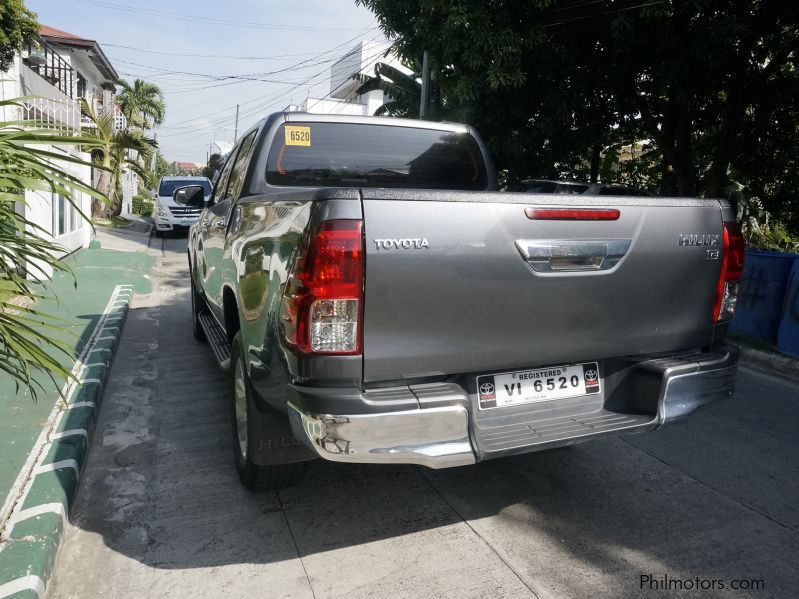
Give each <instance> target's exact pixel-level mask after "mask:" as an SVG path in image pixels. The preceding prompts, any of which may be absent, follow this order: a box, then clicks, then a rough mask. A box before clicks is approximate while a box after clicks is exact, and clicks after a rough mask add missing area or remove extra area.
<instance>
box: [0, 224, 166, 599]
mask: <svg viewBox="0 0 799 599" xmlns="http://www.w3.org/2000/svg"><path fill="white" fill-rule="evenodd" d="M106 237H107V236H106V235H105V234H103V233H101V234H99V235H98V238H100V240H101V241H100V243H101V244H102V245H103V248H105V245H106V244H105V243H104V241H103V240H104V239H105V238H106ZM130 237H131V239H130V241H129V242H128V244H127V245H128V246H129V247H130V246H131V244H132V247H136V246H141V245H142V240H143V244H144V247H143V249H144V250H146V248H147V240H148V239H149V231H148V233H147V236H146V237H144V235H142V233H141V232H139V233H138V236H130ZM111 238H112V239H117V237H116V236H112V237H111ZM122 241H124V239H123V240H122ZM93 245H96V244H93ZM66 262H67V264H68V265H69V266H70V268H72V270H73V272H74V275H75V279H76V280H77V288H75V283H74V280H73V278H72V276H71V275H68V274H63V273H59V274H56V276H55V277H54V278H53V280H52V281H51V284H50V290H51V293H52V294H54V295H55V296H56V297H57V298H58V301H56V300H53V299H51V300H45V301H40V302H38V303H37V305H36V308H38V309H40V310H43V311H45V312H48V313H50V314H54V315H56V316H57V317H58V318H60V319H61V320H63V321H64V326H65V328H66V329H68V332H65V333H63V334H61V335H60V338H61V339H62V340H67V341H68V342H70V343H71V344H72V345H73V346H74V349H75V357H77V356H79V355H81V352H87V351H88V350H89V349H91V350H92V351H93V352H98V353H97V354H96V355H93V356H88V354H87V353H84V354H83V358H84V359H85V358H86V357H87V356H88V357H89V358H90V359H88V360H87V363H94V364H95V367H93V368H82V367H81V368H80V369H77V370H76V369H74V368H73V364H75V362H74V361H73V360H70V359H67V358H65V359H64V364H65V366H66V367H67V368H68V369H69V368H73V372H74V373H78V372H80V375H79V378H80V380H81V381H82V384H80V385H73V387H74V389H73V388H70V389H69V392H70V393H72V395H73V397H74V398H75V400H76V401H77V400H80V401H83V403H86V404H87V405H88V403H89V402H87V401H84V399H86V398H89V397H90V396H91V397H94V395H99V393H100V390H101V388H102V381H103V379H104V377H105V374H106V373H107V370H108V367H109V366H110V361H111V353H112V350H113V347H114V346H115V344H116V339H117V338H118V335H119V332H120V331H121V325H122V321H123V319H124V316H125V314H126V312H127V304H128V302H129V299H130V297H131V296H132V293H133V292H136V293H147V292H149V290H150V282H149V277H148V273H149V271H150V268H151V266H152V258H151V257H150V256H149V255H148V254H147V253H146V251H127V252H119V251H113V250H109V249H100V248H96V247H92V248H91V249H85V250H80V251H78V252H76V253H75V254H73V255H72V256H70V257H69V258H67V260H66ZM87 344H90V347H87ZM78 364H79V362H78ZM38 380H41V382H42V384H43V385H44V387H45V389H47V392H40V394H39V400H38V402H35V403H34V402H33V400H32V399H31V397H30V395H29V393H28V392H27V391H25V392H23V391H22V390H20V391H19V392H18V391H17V389H16V387H15V384H14V382H13V381H12V380H11V379H10V378H9V377H7V376H5V375H0V414H2V416H0V596H5V595H4V593H3V592H2V591H3V586H4V583H7V582H8V581H9V580H14V579H17V578H19V576H20V572H22V573H24V572H25V571H27V572H28V573H29V574H31V573H33V574H36V571H37V565H36V563H35V562H36V560H37V559H39V557H41V556H42V555H44V556H45V559H50V558H54V557H55V552H54V551H53V550H52V543H53V542H55V543H56V544H55V547H57V541H58V537H60V531H58V534H54V532H53V531H52V530H50V529H48V526H49V523H48V520H47V516H48V515H53V514H51V513H47V512H45V511H41V510H40V511H39V512H38V513H39V514H40V515H37V516H36V517H33V512H31V510H30V509H27V510H23V511H28V512H31V516H30V517H28V518H27V519H26V520H25V522H24V523H21V524H20V525H18V526H16V527H14V525H13V524H10V522H9V520H8V518H9V516H10V515H11V514H12V510H14V511H13V513H14V514H15V518H17V519H19V517H18V516H19V515H18V513H17V512H18V511H19V510H20V509H22V508H28V505H27V504H26V505H22V504H23V503H26V501H27V500H29V499H30V500H32V497H33V496H34V495H37V493H38V495H39V496H40V497H39V506H40V507H41V505H42V504H43V503H45V504H46V505H49V506H53V505H56V504H54V503H52V502H61V503H62V505H63V506H64V509H63V514H62V515H65V514H67V513H68V503H69V499H70V496H71V493H73V492H74V488H73V487H75V488H76V487H77V474H78V472H79V469H80V463H81V462H82V457H83V456H85V450H86V448H87V447H88V441H89V433H90V431H89V430H88V428H90V427H88V426H87V427H85V428H79V427H80V423H78V421H79V420H80V419H79V418H78V419H76V418H74V417H77V416H79V412H80V411H79V410H71V411H70V412H69V416H68V417H64V414H63V413H61V414H60V415H59V416H58V419H57V420H58V421H59V422H61V423H62V424H64V425H66V426H67V427H68V429H70V430H61V429H58V430H55V431H49V430H47V429H48V427H52V426H53V424H54V421H55V420H54V418H55V415H57V414H58V413H59V411H60V412H64V411H65V409H67V408H68V407H73V406H67V405H66V404H64V402H63V401H61V400H60V399H59V395H58V389H57V388H56V386H55V385H54V384H53V383H52V381H50V380H49V379H48V378H47V377H46V376H41V377H39V379H38ZM95 381H96V383H95ZM62 384H63V382H62ZM97 399H99V398H97ZM93 412H94V409H92V418H93V417H94V414H93ZM73 416H74V417H73ZM87 422H89V421H87ZM76 423H78V424H76ZM61 428H63V427H61ZM71 429H74V430H78V431H83V432H82V433H81V435H78V437H79V438H78V444H77V445H76V443H75V439H70V440H69V443H65V444H63V446H59V445H58V443H57V441H55V440H56V439H57V438H64V437H66V436H69V433H70V432H71ZM43 431H45V432H44V433H43ZM51 433H53V434H51ZM64 433H67V434H66V435H65V434H64ZM65 441H66V439H65ZM40 446H41V447H40ZM79 446H80V447H79ZM65 447H68V448H75V451H72V450H71V449H68V450H67V451H64V448H65ZM81 447H82V449H81ZM37 452H44V453H45V454H48V453H49V454H52V455H40V456H36V455H34V454H36V453H37ZM67 454H70V455H67ZM81 454H82V455H81ZM48 458H49V459H48ZM37 460H38V462H37ZM46 461H49V462H50V463H49V464H44V465H42V464H40V463H39V462H46ZM61 464H66V467H64V468H62V467H61V466H60V465H61ZM34 467H36V469H35V470H34ZM73 470H74V472H72V471H73ZM43 472H48V473H49V474H48V476H49V477H50V479H51V480H50V481H49V483H50V485H49V487H47V485H44V483H45V482H48V481H45V480H44V479H46V478H48V477H47V476H45V475H44V474H42V473H43ZM40 479H42V480H40ZM40 483H41V484H40ZM37 485H38V486H39V487H40V488H39V489H38V491H37V489H35V488H34V489H33V493H32V495H31V497H28V492H29V491H30V490H31V489H30V488H28V487H30V486H33V487H36V486H37ZM47 502H49V503H47ZM17 504H19V505H17ZM34 511H35V508H34ZM55 511H56V512H58V511H59V510H58V509H56V510H55ZM55 515H59V514H55ZM23 524H24V525H23ZM61 524H62V522H59V526H58V528H59V529H60V528H61ZM37 526H38V528H37ZM50 528H52V527H50ZM12 529H13V531H12ZM25 544H32V545H30V547H28V549H30V548H33V549H35V550H34V551H31V550H27V551H21V552H20V551H18V550H17V549H18V547H21V546H22V545H25ZM45 546H46V548H45V549H46V550H42V551H39V549H42V547H45ZM37 551H38V553H37ZM37 556H39V557H37Z"/></svg>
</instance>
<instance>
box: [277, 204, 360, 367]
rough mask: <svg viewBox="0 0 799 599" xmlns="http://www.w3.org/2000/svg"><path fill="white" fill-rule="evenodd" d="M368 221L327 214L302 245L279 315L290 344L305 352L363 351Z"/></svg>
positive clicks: (344, 353)
mask: <svg viewBox="0 0 799 599" xmlns="http://www.w3.org/2000/svg"><path fill="white" fill-rule="evenodd" d="M364 261H365V248H364V241H363V221H360V220H328V221H323V222H321V223H320V224H319V225H317V226H316V228H315V229H314V230H313V232H312V233H311V235H310V236H309V237H307V238H306V239H305V241H304V243H303V244H302V245H301V247H300V248H299V251H298V253H297V256H296V258H295V260H294V265H293V267H292V269H291V272H290V273H289V276H288V280H287V283H286V288H285V291H284V293H283V300H282V303H281V306H280V320H281V327H282V331H283V339H284V342H285V344H286V345H287V346H288V347H289V348H290V349H293V350H295V351H297V352H300V353H304V354H339V355H342V354H343V355H353V354H360V353H361V337H362V335H361V326H360V323H361V320H362V318H361V315H362V313H363V277H364Z"/></svg>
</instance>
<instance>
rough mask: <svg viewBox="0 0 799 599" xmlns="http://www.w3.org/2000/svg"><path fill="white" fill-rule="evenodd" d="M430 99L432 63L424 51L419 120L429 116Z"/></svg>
mask: <svg viewBox="0 0 799 599" xmlns="http://www.w3.org/2000/svg"><path fill="white" fill-rule="evenodd" d="M429 97H430V62H429V60H428V56H427V50H425V51H424V55H423V56H422V96H421V98H420V99H419V118H420V119H424V118H425V117H426V116H427V104H428V98H429Z"/></svg>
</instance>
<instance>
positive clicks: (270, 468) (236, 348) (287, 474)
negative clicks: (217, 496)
mask: <svg viewBox="0 0 799 599" xmlns="http://www.w3.org/2000/svg"><path fill="white" fill-rule="evenodd" d="M230 360H231V372H232V375H233V451H234V455H235V459H236V470H238V473H239V478H240V479H241V482H242V484H243V485H244V486H245V487H247V488H248V489H252V490H259V491H267V490H274V489H283V488H286V487H290V486H292V485H294V484H295V483H297V482H298V481H299V480H300V479H301V478H302V476H303V474H305V470H306V468H307V462H298V463H293V464H270V465H267V466H261V465H259V464H255V463H254V462H253V461H252V459H251V454H252V452H251V449H252V447H254V446H255V444H256V443H257V437H258V431H255V430H253V426H252V419H251V418H250V414H251V413H252V411H253V410H257V409H258V408H257V407H256V406H255V405H254V403H253V402H254V391H253V389H252V385H251V383H250V379H249V377H248V376H247V368H246V365H245V363H244V351H243V348H242V342H241V333H236V337H235V338H234V339H233V347H232V354H231V358H230Z"/></svg>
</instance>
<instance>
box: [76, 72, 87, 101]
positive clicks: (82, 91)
mask: <svg viewBox="0 0 799 599" xmlns="http://www.w3.org/2000/svg"><path fill="white" fill-rule="evenodd" d="M77 87H78V89H77V92H78V98H85V97H86V79H84V78H83V75H81V74H80V73H78V84H77Z"/></svg>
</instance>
